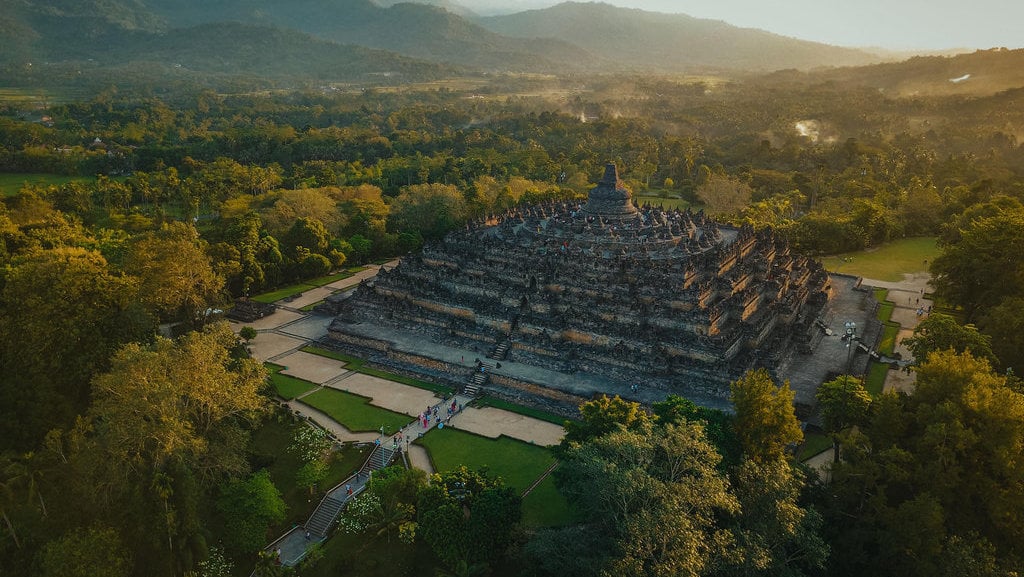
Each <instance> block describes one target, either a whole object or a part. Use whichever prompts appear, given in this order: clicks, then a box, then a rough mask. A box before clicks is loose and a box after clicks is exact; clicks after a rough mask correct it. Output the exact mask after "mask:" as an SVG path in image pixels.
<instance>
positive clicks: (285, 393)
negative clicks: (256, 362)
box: [263, 363, 317, 401]
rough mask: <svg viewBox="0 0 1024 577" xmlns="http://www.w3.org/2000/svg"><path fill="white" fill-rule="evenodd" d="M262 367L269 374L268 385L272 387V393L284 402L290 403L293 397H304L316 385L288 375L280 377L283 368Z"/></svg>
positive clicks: (271, 364) (279, 366) (273, 365)
mask: <svg viewBox="0 0 1024 577" xmlns="http://www.w3.org/2000/svg"><path fill="white" fill-rule="evenodd" d="M263 366H265V367H267V371H269V372H270V385H271V386H272V387H274V391H276V392H277V394H278V396H279V397H281V398H282V399H284V400H286V401H290V400H292V399H294V398H295V397H298V396H301V395H304V394H306V393H308V392H309V391H312V390H313V389H315V388H316V387H317V385H316V384H314V383H311V382H309V381H304V380H302V379H297V378H295V377H292V376H288V375H282V374H281V371H283V370H284V368H285V367H282V366H281V365H275V364H274V363H263Z"/></svg>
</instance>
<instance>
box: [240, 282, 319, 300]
mask: <svg viewBox="0 0 1024 577" xmlns="http://www.w3.org/2000/svg"><path fill="white" fill-rule="evenodd" d="M314 288H316V287H315V286H313V285H311V284H305V283H299V284H293V285H290V286H286V287H281V288H279V289H277V290H272V291H270V292H265V293H263V294H259V295H256V296H254V297H252V300H254V301H256V302H261V303H275V302H277V301H279V300H281V299H283V298H287V297H290V296H294V295H298V294H302V293H304V292H306V291H308V290H310V289H314Z"/></svg>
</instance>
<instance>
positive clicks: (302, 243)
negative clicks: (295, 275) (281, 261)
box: [281, 218, 331, 260]
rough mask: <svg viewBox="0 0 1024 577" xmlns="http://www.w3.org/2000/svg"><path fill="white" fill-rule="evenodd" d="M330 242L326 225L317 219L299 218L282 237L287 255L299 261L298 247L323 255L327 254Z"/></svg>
mask: <svg viewBox="0 0 1024 577" xmlns="http://www.w3.org/2000/svg"><path fill="white" fill-rule="evenodd" d="M330 241H331V235H330V233H328V232H327V229H326V228H325V227H324V224H323V223H322V222H320V221H319V220H317V219H315V218H299V219H298V220H296V221H295V223H294V224H293V225H292V227H291V228H290V229H289V230H288V232H287V233H286V234H285V235H284V236H283V237H281V243H283V245H284V252H285V254H287V255H288V256H290V257H291V258H293V259H295V260H298V258H297V249H298V247H304V248H307V249H309V251H310V252H312V253H315V254H319V255H322V254H325V253H326V252H327V247H328V245H329V244H330Z"/></svg>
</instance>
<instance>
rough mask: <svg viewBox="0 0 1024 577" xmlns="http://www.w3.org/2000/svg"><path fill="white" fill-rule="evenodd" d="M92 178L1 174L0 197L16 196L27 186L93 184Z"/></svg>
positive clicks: (24, 173) (23, 173)
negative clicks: (72, 183)
mask: <svg viewBox="0 0 1024 577" xmlns="http://www.w3.org/2000/svg"><path fill="white" fill-rule="evenodd" d="M94 180H96V179H95V177H92V176H65V175H62V174H42V173H35V172H14V173H7V172H5V173H0V196H14V195H16V194H18V191H19V190H21V187H23V186H25V185H26V184H36V185H39V186H49V185H51V184H65V183H68V182H75V181H79V182H93V181H94Z"/></svg>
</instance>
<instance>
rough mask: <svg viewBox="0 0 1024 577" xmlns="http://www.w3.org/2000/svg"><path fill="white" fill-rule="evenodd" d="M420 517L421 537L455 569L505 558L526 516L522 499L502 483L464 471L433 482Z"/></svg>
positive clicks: (426, 491) (420, 503)
mask: <svg viewBox="0 0 1024 577" xmlns="http://www.w3.org/2000/svg"><path fill="white" fill-rule="evenodd" d="M416 515H417V517H418V524H419V527H418V529H417V535H419V536H422V538H423V540H424V541H425V542H426V543H427V544H428V545H430V548H431V550H432V551H433V552H434V554H435V555H437V557H438V558H439V559H440V560H441V561H442V562H443V563H444V564H445V565H446V566H447V567H449V568H451V569H455V568H458V567H460V566H461V565H462V564H463V563H464V564H466V565H467V566H472V565H476V564H481V563H483V564H488V565H493V564H494V563H496V562H497V561H498V560H499V559H501V558H502V557H503V556H504V555H505V551H506V549H508V546H509V545H510V544H511V542H512V535H513V532H514V529H515V527H516V526H517V524H518V523H519V519H520V517H521V515H522V511H521V509H520V499H519V496H518V495H516V493H515V491H513V490H512V488H511V487H506V486H505V484H504V482H503V481H502V480H501V479H500V478H497V479H496V478H491V477H488V476H487V475H485V474H484V473H475V472H471V471H469V470H468V469H466V468H465V467H460V468H458V469H455V470H452V471H448V472H446V473H443V474H441V475H437V474H435V475H433V476H432V477H431V483H430V485H428V486H426V487H424V488H423V489H421V490H420V491H419V495H418V502H417V507H416Z"/></svg>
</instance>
